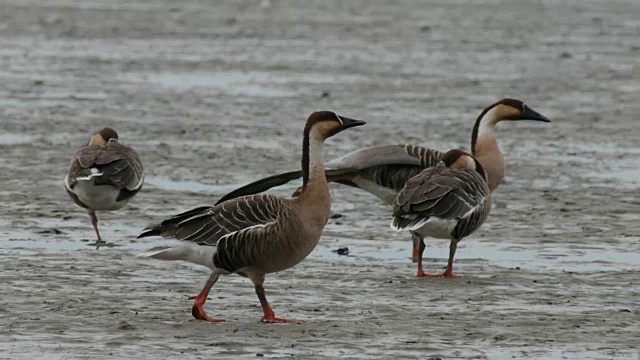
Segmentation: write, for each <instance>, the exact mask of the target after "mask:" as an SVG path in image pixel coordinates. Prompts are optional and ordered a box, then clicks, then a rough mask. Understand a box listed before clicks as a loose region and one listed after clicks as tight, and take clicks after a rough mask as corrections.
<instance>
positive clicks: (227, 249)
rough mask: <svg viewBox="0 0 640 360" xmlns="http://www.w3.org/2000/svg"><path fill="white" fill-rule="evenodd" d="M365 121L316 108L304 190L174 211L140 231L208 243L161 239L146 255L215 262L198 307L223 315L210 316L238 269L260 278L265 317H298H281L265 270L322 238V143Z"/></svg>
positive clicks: (325, 198) (325, 197)
mask: <svg viewBox="0 0 640 360" xmlns="http://www.w3.org/2000/svg"><path fill="white" fill-rule="evenodd" d="M364 124H365V122H364V121H360V120H353V119H349V118H345V117H341V116H338V115H336V114H335V113H333V112H328V111H323V112H316V113H313V114H311V116H309V118H308V120H307V123H306V126H305V128H304V140H303V143H302V144H303V145H302V179H303V185H302V189H301V191H300V196H298V197H296V198H291V199H285V198H279V197H275V196H271V195H251V196H245V197H240V198H237V199H233V200H230V201H226V202H223V203H221V204H219V205H216V206H214V207H200V208H196V209H193V210H190V211H187V212H184V213H182V214H179V215H176V216H173V217H170V218H168V219H166V220H164V221H163V222H161V223H160V224H157V225H154V226H151V227H148V228H147V229H146V230H145V231H144V232H143V233H142V234H140V236H138V237H139V238H140V237H145V236H158V235H159V236H163V237H170V238H175V239H178V240H182V241H188V242H191V243H195V244H198V245H202V246H194V245H192V244H188V243H185V244H180V245H178V246H176V247H156V248H153V249H150V250H149V251H147V252H145V253H143V254H140V255H139V256H142V257H152V258H156V259H160V260H185V261H189V262H193V263H196V264H200V265H204V266H207V267H209V268H210V269H212V270H213V272H212V273H211V276H210V277H209V280H208V281H207V283H206V284H205V286H204V287H203V288H202V291H200V293H199V294H198V295H197V296H195V297H194V298H193V299H194V300H195V301H194V304H193V308H192V311H191V313H192V315H193V316H194V317H195V318H196V319H200V320H206V321H210V322H218V321H222V320H220V319H214V318H210V317H209V316H208V315H207V314H206V312H205V311H204V309H203V305H204V303H205V301H206V300H207V296H208V294H209V291H210V290H211V287H212V286H213V285H214V284H215V283H216V281H218V278H219V277H220V275H228V274H232V273H236V274H238V275H241V276H244V277H247V278H249V279H250V280H251V281H252V282H253V284H254V286H255V291H256V294H257V295H258V299H259V300H260V304H261V305H262V310H263V312H264V316H263V318H262V321H264V322H269V323H278V322H297V321H295V320H286V319H281V318H277V317H275V314H274V312H273V310H272V309H271V306H270V305H269V303H268V302H267V298H266V296H265V291H264V288H263V286H262V285H263V283H264V279H265V275H266V274H269V273H273V272H277V271H282V270H285V269H288V268H290V267H293V266H294V265H296V264H298V263H300V262H301V261H302V260H304V259H305V258H306V257H307V256H308V255H309V254H310V253H311V251H312V250H313V249H314V248H315V247H316V245H317V244H318V241H319V240H320V235H321V234H322V231H323V229H324V226H325V225H326V223H327V221H328V219H329V211H330V207H331V198H330V196H329V189H328V187H327V181H326V176H325V173H324V165H323V162H322V145H323V143H324V141H325V140H326V139H327V138H329V137H331V136H333V135H335V134H337V133H339V132H341V131H342V130H345V129H348V128H350V127H354V126H359V125H364Z"/></svg>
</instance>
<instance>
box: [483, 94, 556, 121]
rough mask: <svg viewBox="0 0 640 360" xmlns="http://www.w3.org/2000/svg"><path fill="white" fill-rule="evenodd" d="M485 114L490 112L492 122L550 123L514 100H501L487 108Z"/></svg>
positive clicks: (520, 102)
mask: <svg viewBox="0 0 640 360" xmlns="http://www.w3.org/2000/svg"><path fill="white" fill-rule="evenodd" d="M484 112H485V113H486V114H489V113H490V112H491V117H493V119H494V122H499V121H505V120H533V121H542V122H551V120H549V118H547V117H546V116H544V115H542V114H540V113H538V112H537V111H535V110H533V109H531V108H530V107H529V106H527V105H526V104H525V103H523V102H522V101H520V100H516V99H508V98H507V99H502V100H500V101H498V102H496V103H495V104H493V105H491V106H489V107H488V108H487V109H485V111H484Z"/></svg>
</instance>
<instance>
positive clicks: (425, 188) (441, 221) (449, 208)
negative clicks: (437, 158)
mask: <svg viewBox="0 0 640 360" xmlns="http://www.w3.org/2000/svg"><path fill="white" fill-rule="evenodd" d="M487 180H488V179H487V173H486V172H485V171H484V168H483V166H482V165H481V164H480V162H479V161H478V160H477V159H475V158H474V157H473V156H471V155H470V154H467V153H465V152H464V151H462V150H457V149H456V150H451V151H448V152H447V153H445V154H444V156H443V157H442V161H441V162H440V163H439V164H438V165H437V166H434V167H431V168H428V169H426V170H424V171H422V172H421V173H420V174H418V175H416V176H414V177H412V178H411V179H410V180H409V181H407V182H406V184H405V185H404V187H403V188H402V190H400V193H398V196H397V197H396V199H395V201H394V204H393V216H394V219H393V221H392V223H391V227H392V228H393V229H396V230H409V231H413V232H415V233H417V234H419V235H420V236H421V237H423V238H424V237H425V236H429V237H434V238H441V239H449V240H451V242H450V247H449V261H448V263H447V270H446V271H445V272H444V273H442V274H437V275H431V274H427V273H425V272H424V271H423V268H422V253H423V251H424V248H421V249H420V252H419V257H418V273H417V276H438V277H440V276H442V277H453V276H454V275H453V258H454V256H455V253H456V249H457V246H458V242H459V241H460V240H462V238H464V237H466V236H468V235H470V234H471V233H473V232H474V231H475V230H477V229H478V228H479V227H480V226H481V225H482V223H484V221H485V220H486V218H487V216H489V211H491V191H490V190H489V185H488V182H487ZM422 244H423V245H422V246H424V243H422Z"/></svg>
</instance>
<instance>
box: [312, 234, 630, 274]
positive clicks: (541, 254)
mask: <svg viewBox="0 0 640 360" xmlns="http://www.w3.org/2000/svg"><path fill="white" fill-rule="evenodd" d="M533 246H535V245H533ZM344 247H347V248H349V255H338V254H337V253H336V250H337V249H338V248H344ZM410 254H411V242H410V241H407V242H404V241H376V240H359V239H350V238H339V239H338V241H330V242H327V241H323V240H320V244H319V245H318V247H317V248H316V249H315V250H314V252H313V253H312V254H311V255H310V257H313V258H317V259H323V260H332V261H336V260H340V261H348V262H365V263H372V264H384V263H393V264H405V263H407V262H408V261H410V260H409V259H410ZM425 256H426V258H429V259H432V258H436V259H437V260H436V261H437V262H438V264H437V265H438V266H439V265H445V264H446V261H447V257H448V256H449V246H448V242H447V241H437V240H436V241H434V242H433V243H431V244H428V245H427V249H426V250H425ZM455 258H456V260H457V261H465V260H467V261H481V262H486V263H488V264H490V265H493V266H500V267H505V268H515V267H521V268H526V269H532V270H540V271H543V270H549V269H555V270H567V269H570V270H571V271H576V272H580V271H582V272H590V271H603V270H609V271H610V270H620V269H624V268H635V269H639V268H640V256H639V255H637V254H635V253H634V252H629V251H623V250H616V249H583V250H580V249H567V248H562V247H558V248H545V249H540V248H539V247H535V248H530V247H524V246H500V245H494V244H486V243H480V242H473V241H468V242H467V243H466V244H464V243H460V245H459V247H458V252H457V253H456V257H455Z"/></svg>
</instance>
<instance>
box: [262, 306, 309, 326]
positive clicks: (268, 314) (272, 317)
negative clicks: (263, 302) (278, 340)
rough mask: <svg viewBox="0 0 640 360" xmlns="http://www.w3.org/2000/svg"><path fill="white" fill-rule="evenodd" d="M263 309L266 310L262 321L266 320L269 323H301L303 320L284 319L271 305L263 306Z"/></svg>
mask: <svg viewBox="0 0 640 360" xmlns="http://www.w3.org/2000/svg"><path fill="white" fill-rule="evenodd" d="M263 310H264V316H262V322H264V323H268V324H282V323H289V324H300V323H301V322H302V321H300V320H291V319H283V318H278V317H276V314H275V313H274V312H273V310H271V307H270V306H269V305H267V306H265V307H263Z"/></svg>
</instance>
